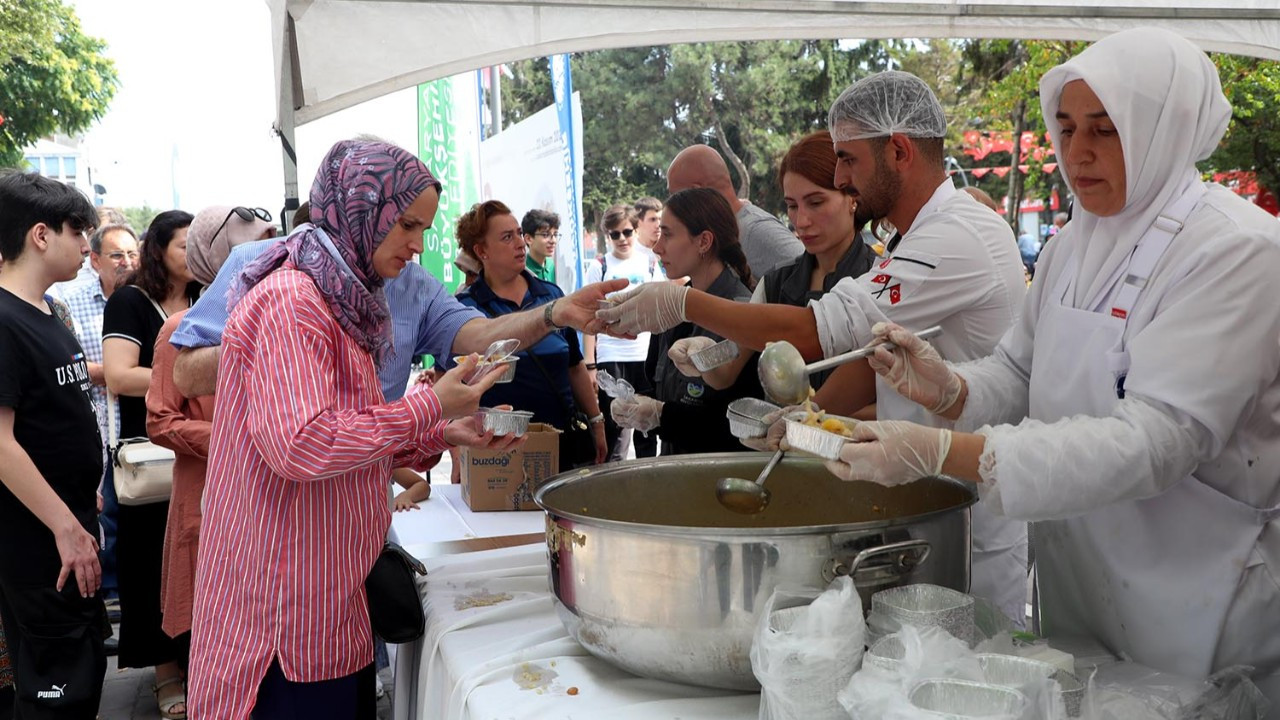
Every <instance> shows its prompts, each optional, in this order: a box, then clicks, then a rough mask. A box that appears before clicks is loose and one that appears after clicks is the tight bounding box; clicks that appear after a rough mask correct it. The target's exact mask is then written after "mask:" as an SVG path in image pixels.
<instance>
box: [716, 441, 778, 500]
mask: <svg viewBox="0 0 1280 720" xmlns="http://www.w3.org/2000/svg"><path fill="white" fill-rule="evenodd" d="M782 453H783V451H782V450H779V451H777V452H775V453H774V454H773V457H771V458H769V463H768V464H767V465H765V466H764V470H761V471H760V477H758V478H756V479H755V481H754V482H753V481H751V480H743V479H742V478H735V477H724V478H720V479H719V480H717V481H716V499H717V500H719V501H720V504H721V505H723V506H725V507H727V508H729V509H730V510H732V511H734V512H736V513H742V514H743V515H755V514H756V513H759V512H762V511H764V509H765V508H766V507H768V505H769V498H770V497H771V495H770V493H769V491H768V490H766V489H765V487H764V481H765V480H767V479H768V478H769V473H771V472H773V469H774V468H775V467H777V466H778V461H780V460H782Z"/></svg>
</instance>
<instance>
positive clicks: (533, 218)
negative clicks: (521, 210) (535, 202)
mask: <svg viewBox="0 0 1280 720" xmlns="http://www.w3.org/2000/svg"><path fill="white" fill-rule="evenodd" d="M544 229H545V230H559V229H560V216H559V215H557V214H555V213H553V212H548V211H546V210H539V209H536V208H535V209H533V210H530V211H529V212H527V213H525V214H524V217H523V218H521V220H520V231H521V232H523V233H524V234H525V235H526V236H529V235H532V234H534V233H536V232H538V231H539V230H544Z"/></svg>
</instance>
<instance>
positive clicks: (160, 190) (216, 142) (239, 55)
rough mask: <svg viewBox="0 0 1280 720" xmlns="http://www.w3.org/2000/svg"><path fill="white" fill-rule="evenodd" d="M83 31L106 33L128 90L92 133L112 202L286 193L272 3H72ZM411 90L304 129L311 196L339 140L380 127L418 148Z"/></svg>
mask: <svg viewBox="0 0 1280 720" xmlns="http://www.w3.org/2000/svg"><path fill="white" fill-rule="evenodd" d="M71 4H72V5H73V6H74V7H75V9H76V13H77V15H79V17H80V21H81V25H82V28H83V30H84V31H85V32H86V33H88V34H91V35H94V36H97V37H100V38H102V39H104V40H106V42H107V44H108V48H107V55H108V56H109V57H111V58H112V59H113V60H114V61H115V63H116V70H117V73H118V74H119V78H120V88H119V89H118V90H117V92H116V96H115V98H114V99H113V100H112V102H111V106H110V108H109V110H108V112H107V115H106V116H105V117H103V119H102V120H101V121H99V122H98V123H97V124H96V125H95V126H94V127H93V128H91V129H90V130H89V131H88V132H87V133H86V134H85V138H84V144H83V145H82V150H83V152H84V153H85V160H84V162H85V163H86V164H87V165H88V167H89V168H90V170H91V172H92V173H93V181H94V182H95V183H97V184H99V185H102V186H104V187H105V188H106V189H107V194H106V196H105V204H107V205H112V206H120V207H130V206H141V205H144V204H145V205H150V206H151V207H153V208H156V209H159V210H166V209H170V208H173V207H179V208H181V209H183V210H187V211H189V212H193V213H194V212H198V211H199V210H200V209H201V208H204V207H206V206H209V205H244V206H248V207H263V208H266V209H267V210H268V211H270V212H271V213H272V215H273V216H275V215H279V209H280V207H281V206H282V205H283V200H284V180H283V177H284V175H283V170H282V162H281V151H280V142H279V140H278V139H277V138H276V137H275V136H274V135H273V133H272V131H271V127H272V124H273V123H274V122H275V116H276V102H275V79H274V65H273V61H272V49H271V32H270V13H269V12H268V10H267V5H266V3H265V2H263V0H217V1H216V2H200V1H197V0H71ZM416 112H417V110H416V103H415V94H414V91H413V90H412V89H410V90H407V91H401V92H399V93H393V94H391V95H388V96H386V97H384V98H381V99H379V100H375V101H371V102H368V103H365V104H364V105H361V106H358V107H356V108H352V109H351V110H348V111H344V112H341V113H337V114H335V115H333V116H330V117H327V118H322V119H321V120H317V121H315V122H313V123H310V124H308V125H305V126H303V127H301V128H299V129H298V131H297V133H298V135H297V149H298V155H299V158H298V164H299V173H298V177H299V179H300V182H299V185H300V187H301V188H302V193H303V194H304V195H305V193H306V188H308V187H309V186H310V180H311V178H312V177H313V176H314V174H315V169H316V166H317V165H318V163H319V160H320V158H322V157H323V155H324V153H325V151H326V150H328V148H329V146H330V145H331V144H332V143H333V142H335V141H337V140H340V139H342V138H345V137H350V136H352V135H355V134H358V133H372V134H375V135H378V136H379V137H383V138H386V139H387V140H390V141H392V142H397V143H399V144H401V145H403V146H405V147H406V148H408V149H410V150H416V144H415V142H416V141H415V137H416V123H417V117H416Z"/></svg>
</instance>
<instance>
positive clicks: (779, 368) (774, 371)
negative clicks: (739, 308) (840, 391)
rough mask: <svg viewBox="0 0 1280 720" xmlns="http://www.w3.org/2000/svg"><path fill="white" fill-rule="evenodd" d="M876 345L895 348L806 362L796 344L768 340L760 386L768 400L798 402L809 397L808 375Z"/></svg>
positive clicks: (927, 334) (930, 333)
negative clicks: (881, 348) (877, 349)
mask: <svg viewBox="0 0 1280 720" xmlns="http://www.w3.org/2000/svg"><path fill="white" fill-rule="evenodd" d="M941 334H942V328H941V327H938V326H937V325H934V326H933V327H931V328H926V329H924V330H921V331H920V332H918V333H916V337H918V338H921V339H923V340H929V339H932V338H935V337H937V336H939V335H941ZM878 347H885V348H888V349H890V350H892V349H894V348H895V347H897V346H896V345H894V344H893V343H880V344H878V345H868V346H867V347H864V348H859V349H857V350H854V351H852V352H847V353H843V354H841V355H836V356H834V357H829V358H827V359H825V360H819V361H817V362H814V363H809V364H808V365H805V363H804V357H803V356H802V355H801V354H800V351H799V350H797V349H796V346H795V345H792V344H791V343H789V342H787V341H785V340H783V341H781V342H775V343H769V345H768V347H766V348H765V349H764V350H763V351H761V353H760V363H759V366H758V369H759V372H760V385H761V386H763V387H764V392H765V394H766V395H768V396H769V399H770V400H772V401H774V402H776V403H781V404H783V405H799V404H800V403H802V402H804V401H805V400H808V399H809V376H810V375H812V374H813V373H816V372H822V371H823V370H830V369H831V368H834V367H838V366H840V365H844V364H845V363H851V362H853V361H854V360H861V359H862V358H865V357H868V356H870V355H871V354H873V353H874V352H875V351H876V348H878Z"/></svg>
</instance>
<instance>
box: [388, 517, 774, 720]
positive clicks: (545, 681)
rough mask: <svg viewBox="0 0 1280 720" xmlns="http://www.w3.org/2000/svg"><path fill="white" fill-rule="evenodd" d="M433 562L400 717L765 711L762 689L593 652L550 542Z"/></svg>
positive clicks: (401, 662) (404, 675)
mask: <svg viewBox="0 0 1280 720" xmlns="http://www.w3.org/2000/svg"><path fill="white" fill-rule="evenodd" d="M506 514H510V513H506ZM424 562H425V563H426V565H427V568H428V571H429V573H428V575H427V577H426V578H423V579H422V580H420V581H419V582H420V585H419V588H420V590H421V591H422V593H423V604H424V607H425V608H426V611H427V631H426V634H425V635H424V636H423V638H422V639H421V640H419V641H418V642H416V643H414V644H412V645H402V646H401V647H400V652H399V653H398V658H397V662H396V687H395V704H394V707H395V718H396V719H397V720H418V719H419V718H423V719H429V720H437V719H439V720H467V719H474V720H495V719H500V720H521V719H524V718H529V719H530V720H533V719H535V718H536V719H537V720H547V719H552V718H564V719H566V720H569V719H570V718H573V719H576V720H587V719H591V718H610V720H613V719H615V718H632V719H634V720H656V719H658V718H673V719H674V718H679V719H680V720H729V719H730V718H732V719H735V720H745V719H747V718H755V717H757V714H758V712H759V704H760V696H759V695H758V694H755V693H738V692H733V691H729V690H714V689H709V688H698V687H692V686H688V685H678V684H675V683H669V682H662V681H659V680H649V679H645V678H639V677H636V676H634V675H631V674H629V673H626V672H623V671H622V670H618V669H616V668H614V667H613V666H612V665H609V664H608V663H605V662H604V661H602V660H597V659H596V658H595V657H593V656H591V655H589V654H587V651H586V650H584V649H583V648H582V646H581V645H579V644H578V643H577V642H576V641H574V640H573V639H572V638H570V637H569V635H568V634H567V633H566V632H565V629H564V626H563V625H562V624H561V623H560V620H559V618H558V617H557V616H556V613H555V610H554V608H553V605H552V600H551V593H550V591H549V590H548V586H547V560H546V546H545V545H543V544H537V545H525V546H521V547H514V548H505V549H502V550H489V551H484V552H475V553H467V554H462V555H451V556H445V557H436V558H428V559H426V560H424Z"/></svg>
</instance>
